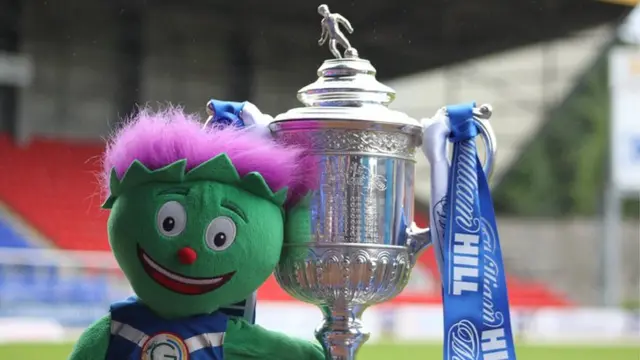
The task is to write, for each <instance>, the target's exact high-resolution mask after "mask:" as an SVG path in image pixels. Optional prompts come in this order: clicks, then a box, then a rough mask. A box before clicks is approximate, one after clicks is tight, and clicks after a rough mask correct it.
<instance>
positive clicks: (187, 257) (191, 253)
mask: <svg viewBox="0 0 640 360" xmlns="http://www.w3.org/2000/svg"><path fill="white" fill-rule="evenodd" d="M197 258H198V253H196V251H195V250H193V249H192V248H190V247H183V248H182V249H180V250H178V260H180V262H181V263H183V264H185V265H191V264H193V263H194V262H196V259H197Z"/></svg>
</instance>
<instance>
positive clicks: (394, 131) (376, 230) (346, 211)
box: [270, 58, 429, 359]
mask: <svg viewBox="0 0 640 360" xmlns="http://www.w3.org/2000/svg"><path fill="white" fill-rule="evenodd" d="M318 74H319V79H318V81H317V82H316V83H314V84H312V85H309V86H307V87H305V88H303V89H302V90H300V92H299V94H298V98H299V99H300V100H301V101H302V102H303V103H304V104H305V105H307V107H305V108H299V109H294V110H291V111H289V112H287V113H285V114H282V115H279V116H278V117H276V118H275V120H274V121H273V122H272V123H271V124H270V130H271V133H272V135H273V136H274V137H275V138H276V139H277V140H279V141H282V142H285V143H288V144H298V145H301V146H303V147H304V148H305V149H307V150H308V151H309V152H310V153H311V154H312V156H314V157H315V164H316V169H315V171H316V174H317V180H318V183H317V186H316V188H315V191H313V192H312V193H311V194H310V196H309V197H308V198H307V199H306V205H308V206H305V207H302V208H301V209H299V210H298V211H297V212H296V213H295V214H292V215H290V216H289V218H288V220H287V222H288V224H289V225H288V229H287V233H286V234H287V235H286V236H287V241H286V244H285V246H284V249H283V254H282V259H281V261H280V264H279V265H278V267H277V269H276V279H277V280H278V282H279V283H280V285H281V286H282V288H283V289H284V290H285V291H287V292H288V293H289V294H291V295H292V296H293V297H295V298H297V299H299V300H301V301H304V302H307V303H311V304H315V305H317V306H319V307H320V309H321V310H322V312H323V315H324V321H323V323H322V324H321V325H320V327H318V329H317V331H316V337H317V338H318V340H319V341H320V342H321V343H322V344H323V345H324V346H325V350H326V351H327V356H328V358H330V359H353V358H354V356H355V352H356V350H357V349H358V348H359V346H360V345H361V344H362V343H364V342H365V341H366V340H367V339H368V337H369V334H368V332H367V331H365V330H364V327H363V324H362V322H361V319H360V317H361V315H362V312H363V311H364V310H365V309H366V308H367V307H368V306H370V305H373V304H378V303H381V302H385V301H387V300H389V299H391V298H393V297H394V296H396V295H397V294H398V293H399V292H400V291H402V289H403V288H404V287H405V285H406V284H407V282H408V280H409V275H410V272H411V268H412V266H413V262H414V257H415V255H417V252H415V251H414V250H417V249H418V248H420V249H422V248H424V247H426V245H427V244H428V241H429V239H428V230H423V231H421V232H420V231H418V232H417V233H416V234H412V233H408V232H407V223H408V221H410V220H411V219H413V211H414V189H413V184H414V173H415V169H414V167H415V165H414V163H415V160H414V154H415V150H416V148H417V147H418V146H419V145H420V144H421V140H422V128H421V126H420V124H419V123H418V121H416V120H413V119H411V118H409V117H408V116H406V115H404V114H402V113H399V112H395V111H392V110H389V109H388V108H387V104H389V103H390V102H391V101H392V100H393V98H394V92H393V90H391V89H390V88H388V87H386V86H384V85H382V84H380V83H378V82H377V81H376V80H375V69H374V68H373V66H371V64H370V63H369V62H368V61H367V60H362V59H359V58H348V59H333V60H328V61H325V63H324V64H323V65H322V67H321V68H320V69H319V70H318ZM292 227H293V228H292Z"/></svg>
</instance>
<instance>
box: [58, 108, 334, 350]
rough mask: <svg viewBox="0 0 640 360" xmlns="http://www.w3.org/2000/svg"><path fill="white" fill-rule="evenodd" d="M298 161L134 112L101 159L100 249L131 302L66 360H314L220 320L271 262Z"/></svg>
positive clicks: (265, 333) (297, 342)
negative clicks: (105, 248)
mask: <svg viewBox="0 0 640 360" xmlns="http://www.w3.org/2000/svg"><path fill="white" fill-rule="evenodd" d="M222 103H223V104H224V102H222ZM229 104H231V105H230V107H231V109H232V110H233V109H234V104H238V103H229ZM227 105H228V104H227ZM235 109H236V110H238V108H237V106H236V107H235ZM233 119H236V117H233ZM301 155H302V151H301V150H300V149H297V148H294V147H289V146H285V145H283V144H277V143H275V142H274V141H273V140H271V139H270V138H268V137H265V136H264V135H263V134H260V133H259V132H257V131H252V130H251V129H250V128H247V127H244V128H243V127H242V126H232V125H227V126H208V127H207V128H205V129H203V127H202V124H201V123H200V122H199V121H198V119H197V117H195V116H192V115H187V114H185V113H184V112H183V111H182V110H181V109H178V108H171V107H170V108H168V109H167V110H163V111H160V112H152V111H149V110H141V111H139V112H138V114H137V115H136V116H135V117H133V118H132V119H131V120H130V121H128V122H127V123H126V124H125V125H124V126H123V127H122V128H121V130H119V131H118V132H117V133H116V134H115V136H114V137H113V138H112V140H111V141H110V142H109V144H108V146H107V150H106V152H105V156H104V159H103V161H104V174H103V183H104V189H105V193H106V194H105V195H106V201H105V202H104V204H103V207H104V208H105V209H109V210H110V215H109V221H108V235H109V243H110V245H111V249H112V250H113V253H114V255H115V258H116V260H117V262H118V264H119V265H120V267H121V268H122V271H123V272H124V274H125V276H126V277H127V279H128V280H129V282H130V283H131V286H132V288H133V290H134V292H135V296H133V297H131V298H129V299H126V300H124V301H121V302H118V303H115V304H113V305H112V306H111V308H110V311H109V313H108V314H107V315H105V316H104V317H103V318H101V319H100V320H98V321H97V322H95V323H94V324H92V325H91V326H90V327H89V328H88V329H86V330H85V332H84V333H83V334H82V335H81V336H80V339H79V340H78V342H77V343H76V345H75V348H74V350H73V352H72V354H71V356H70V359H71V360H128V359H130V360H134V359H135V360H210V359H225V360H234V359H266V360H268V359H278V360H287V359H291V360H304V359H314V360H315V359H318V360H322V359H324V353H323V350H322V347H321V346H320V345H319V344H317V343H313V342H310V341H306V340H301V339H295V338H291V337H288V336H287V335H284V334H281V333H276V332H272V331H269V330H266V329H264V328H262V327H260V326H258V325H255V324H253V323H252V322H251V321H247V320H246V319H244V318H242V317H237V316H232V315H230V314H228V313H226V312H225V311H221V309H222V308H224V307H226V306H229V305H232V304H236V303H238V302H241V301H243V300H245V299H247V298H250V297H251V295H252V294H253V293H254V292H255V291H256V290H257V289H258V287H260V285H261V284H263V283H264V281H265V280H266V279H267V278H268V277H269V276H270V275H271V273H272V272H273V270H274V268H275V266H276V264H277V263H278V261H279V259H280V254H281V250H282V245H283V242H284V241H285V231H286V229H285V228H286V226H285V217H286V214H287V209H292V211H294V210H295V207H293V206H292V201H293V202H295V201H296V200H295V198H296V197H297V198H298V199H301V198H302V195H303V194H305V193H306V191H307V188H305V185H304V184H305V181H307V180H305V179H304V178H303V177H302V176H301V175H300V174H303V173H304V171H302V170H301V166H302V163H303V162H304V160H301V159H302V158H303V156H301ZM305 176H306V175H305ZM302 202H304V201H300V203H302Z"/></svg>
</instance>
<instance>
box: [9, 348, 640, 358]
mask: <svg viewBox="0 0 640 360" xmlns="http://www.w3.org/2000/svg"><path fill="white" fill-rule="evenodd" d="M71 346H72V345H71V344H0V359H2V360H5V359H6V360H10V359H11V360H14V359H15V360H66V359H67V355H68V354H69V351H70V350H71ZM517 355H518V360H640V344H638V345H637V346H636V347H632V346H608V347H607V346H588V345H586V346H555V345H554V346H531V345H520V346H518V348H517ZM389 359H393V360H439V359H442V351H441V347H440V345H426V344H412V345H405V344H403V345H400V344H380V345H378V344H375V345H374V344H371V345H365V346H364V348H363V349H362V350H361V351H360V354H359V356H358V360H389Z"/></svg>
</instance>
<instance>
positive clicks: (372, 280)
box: [276, 244, 411, 307]
mask: <svg viewBox="0 0 640 360" xmlns="http://www.w3.org/2000/svg"><path fill="white" fill-rule="evenodd" d="M279 266H280V267H281V268H283V269H287V270H288V271H278V272H276V277H277V279H278V281H281V282H284V283H287V284H295V287H294V289H295V290H293V291H290V293H292V295H294V296H296V297H297V298H298V299H301V300H303V301H306V302H308V303H312V304H315V305H320V306H347V307H353V306H355V305H373V304H377V303H380V302H383V301H386V300H387V299H389V298H390V297H393V296H395V295H397V293H398V292H399V291H398V289H402V288H404V285H406V284H407V282H408V281H409V275H410V269H411V263H410V261H409V254H408V252H407V251H406V249H403V248H401V247H396V248H386V247H366V248H363V247H360V246H357V245H355V244H354V245H353V246H348V247H343V248H341V249H334V248H331V247H329V246H321V245H318V246H315V247H313V248H312V249H310V251H309V254H308V255H307V256H306V257H304V258H296V257H286V259H285V260H284V262H283V263H281V264H280V265H279Z"/></svg>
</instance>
